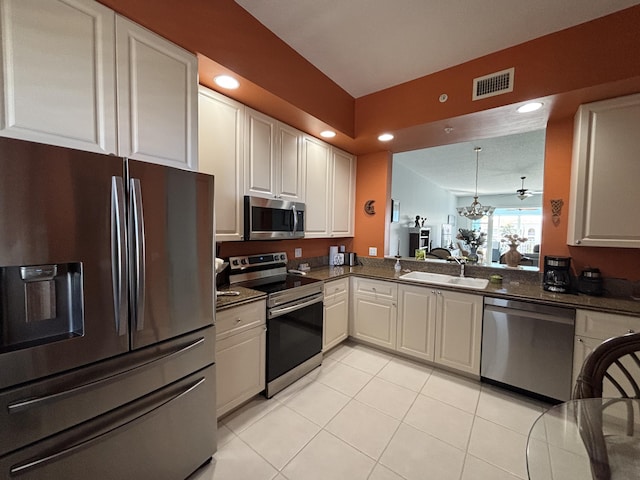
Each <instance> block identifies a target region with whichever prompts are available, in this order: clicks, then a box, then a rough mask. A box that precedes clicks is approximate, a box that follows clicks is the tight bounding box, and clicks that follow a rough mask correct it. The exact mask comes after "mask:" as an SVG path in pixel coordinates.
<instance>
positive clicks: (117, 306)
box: [111, 177, 127, 336]
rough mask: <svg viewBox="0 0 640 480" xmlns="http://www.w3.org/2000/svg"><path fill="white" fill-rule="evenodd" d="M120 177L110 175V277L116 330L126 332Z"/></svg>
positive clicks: (125, 260) (125, 286)
mask: <svg viewBox="0 0 640 480" xmlns="http://www.w3.org/2000/svg"><path fill="white" fill-rule="evenodd" d="M125 215H126V214H125V196H124V182H123V180H122V177H111V278H112V284H113V307H114V318H115V322H116V332H117V333H118V335H119V336H123V335H126V334H127V275H126V272H127V259H126V251H127V230H126V225H125Z"/></svg>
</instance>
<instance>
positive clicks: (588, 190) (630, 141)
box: [567, 94, 640, 248]
mask: <svg viewBox="0 0 640 480" xmlns="http://www.w3.org/2000/svg"><path fill="white" fill-rule="evenodd" d="M638 125H640V94H636V95H629V96H626V97H620V98H614V99H610V100H604V101H600V102H594V103H589V104H585V105H581V106H580V108H579V110H578V113H577V114H576V121H575V133H574V145H573V163H572V167H571V200H570V202H569V229H568V233H567V243H568V244H569V245H584V246H594V247H597V246H601V247H634V248H640V216H638V215H629V213H628V209H626V208H612V205H619V206H620V207H622V206H624V205H638V204H639V203H640V189H638V178H640V162H638V151H640V135H638Z"/></svg>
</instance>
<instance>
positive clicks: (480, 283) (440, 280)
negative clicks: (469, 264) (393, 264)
mask: <svg viewBox="0 0 640 480" xmlns="http://www.w3.org/2000/svg"><path fill="white" fill-rule="evenodd" d="M398 278H399V279H400V280H410V281H412V282H422V283H430V284H435V285H450V286H452V287H462V288H472V289H476V290H482V289H484V288H486V286H487V285H488V284H489V280H486V279H484V278H470V277H454V276H453V275H445V274H442V273H431V272H410V273H405V274H404V275H400V277H398Z"/></svg>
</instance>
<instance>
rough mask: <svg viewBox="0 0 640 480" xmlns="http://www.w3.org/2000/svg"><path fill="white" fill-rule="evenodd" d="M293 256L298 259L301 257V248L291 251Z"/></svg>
mask: <svg viewBox="0 0 640 480" xmlns="http://www.w3.org/2000/svg"><path fill="white" fill-rule="evenodd" d="M293 255H294V257H295V258H300V257H301V256H302V249H301V248H296V249H295V250H294V251H293Z"/></svg>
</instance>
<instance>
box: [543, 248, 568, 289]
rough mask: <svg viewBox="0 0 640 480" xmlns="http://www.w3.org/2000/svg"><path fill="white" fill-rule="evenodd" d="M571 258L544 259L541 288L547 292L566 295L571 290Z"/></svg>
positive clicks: (547, 257)
mask: <svg viewBox="0 0 640 480" xmlns="http://www.w3.org/2000/svg"><path fill="white" fill-rule="evenodd" d="M570 265H571V257H552V256H549V255H545V257H544V284H543V288H544V289H545V290H547V291H549V292H556V293H567V292H568V291H569V290H570V289H571V274H570V273H569V267H570Z"/></svg>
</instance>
